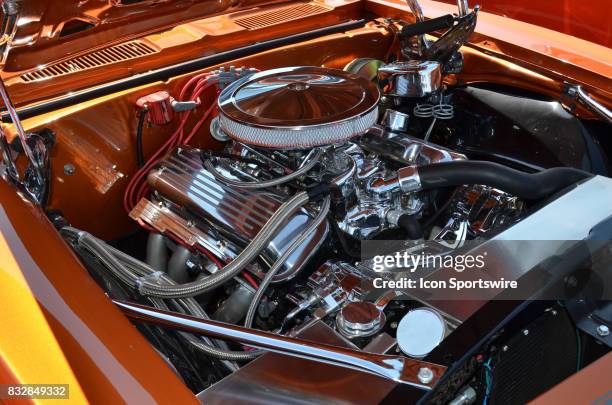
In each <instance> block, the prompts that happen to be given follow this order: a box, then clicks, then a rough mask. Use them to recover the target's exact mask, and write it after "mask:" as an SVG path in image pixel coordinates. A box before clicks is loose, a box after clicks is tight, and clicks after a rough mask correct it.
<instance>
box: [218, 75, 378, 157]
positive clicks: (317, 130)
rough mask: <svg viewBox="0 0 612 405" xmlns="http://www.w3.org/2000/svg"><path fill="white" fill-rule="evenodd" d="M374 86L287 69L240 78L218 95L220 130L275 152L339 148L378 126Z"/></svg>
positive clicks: (348, 78)
mask: <svg viewBox="0 0 612 405" xmlns="http://www.w3.org/2000/svg"><path fill="white" fill-rule="evenodd" d="M379 97H380V93H379V90H378V87H377V86H376V85H375V84H374V83H372V82H370V81H368V80H367V79H364V78H361V77H359V76H357V75H355V74H352V73H348V72H344V71H342V70H337V69H327V68H321V67H309V66H305V67H289V68H281V69H273V70H266V71H263V72H259V73H255V74H253V75H251V76H248V77H244V78H242V79H240V80H237V81H236V82H234V83H232V84H231V85H229V86H228V87H226V88H225V89H224V90H223V92H222V93H221V95H220V96H219V125H220V127H221V129H222V130H223V131H224V132H225V133H226V134H227V135H228V136H230V137H231V138H232V139H234V140H236V141H238V142H242V143H245V144H249V145H253V146H259V147H265V148H277V149H307V148H312V147H315V146H322V145H329V144H333V143H339V142H343V141H346V140H348V139H350V138H352V137H353V136H355V135H359V134H362V133H363V132H365V131H366V130H367V129H368V128H370V127H371V126H372V125H374V124H375V123H376V119H377V117H378V109H377V105H378V99H379Z"/></svg>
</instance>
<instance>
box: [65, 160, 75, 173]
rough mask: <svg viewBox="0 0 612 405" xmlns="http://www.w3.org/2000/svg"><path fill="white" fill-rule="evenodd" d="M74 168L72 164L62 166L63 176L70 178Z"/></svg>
mask: <svg viewBox="0 0 612 405" xmlns="http://www.w3.org/2000/svg"><path fill="white" fill-rule="evenodd" d="M75 170H76V168H75V167H74V165H73V164H72V163H66V164H65V165H64V174H65V175H66V176H71V175H73V174H74V172H75Z"/></svg>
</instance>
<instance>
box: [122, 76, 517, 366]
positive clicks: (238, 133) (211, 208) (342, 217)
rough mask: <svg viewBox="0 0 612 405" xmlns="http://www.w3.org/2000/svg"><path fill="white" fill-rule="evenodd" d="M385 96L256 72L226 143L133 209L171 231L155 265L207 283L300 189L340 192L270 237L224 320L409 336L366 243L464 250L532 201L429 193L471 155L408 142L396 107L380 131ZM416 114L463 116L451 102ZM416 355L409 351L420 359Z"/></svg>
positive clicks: (479, 189)
mask: <svg viewBox="0 0 612 405" xmlns="http://www.w3.org/2000/svg"><path fill="white" fill-rule="evenodd" d="M438 79H439V77H438ZM398 85H400V86H405V85H406V84H398ZM411 86H412V87H414V86H417V85H416V84H412V85H411ZM437 86H438V85H436V87H437ZM419 91H420V92H428V91H429V90H427V89H421V90H419ZM380 94H381V92H380V90H379V88H378V86H376V84H375V83H374V82H373V81H371V80H368V79H366V78H364V77H362V76H359V75H357V74H354V73H350V72H347V71H340V70H335V69H327V68H321V67H291V68H280V69H274V70H269V71H263V72H257V73H252V74H248V75H245V76H244V77H242V78H239V79H237V80H236V81H234V82H232V83H231V84H229V85H228V86H227V87H226V88H225V89H224V90H223V91H222V93H221V94H220V96H219V99H218V109H219V115H218V117H217V118H215V119H214V120H213V122H212V125H211V134H212V136H213V137H214V138H215V139H217V140H220V141H223V142H225V147H224V148H223V149H222V150H220V151H219V150H215V151H211V150H199V149H196V148H192V147H189V146H180V147H177V148H175V149H174V150H172V151H171V152H170V153H169V155H168V156H166V157H165V158H164V159H163V160H162V161H160V162H159V164H158V165H156V167H155V168H153V169H152V170H151V171H150V172H149V174H148V176H147V182H148V185H149V187H150V189H151V190H152V191H153V192H152V194H151V197H148V198H142V199H141V200H140V201H139V203H138V204H137V205H136V206H135V207H134V209H133V210H132V212H131V213H130V216H131V217H132V218H133V219H135V220H137V221H139V222H140V223H144V224H146V225H147V226H150V227H152V228H153V229H155V230H156V231H159V232H160V233H153V234H151V236H150V239H149V244H148V247H149V251H148V256H147V259H148V263H149V264H150V265H151V266H153V267H154V268H156V269H159V270H161V271H164V272H166V273H167V274H168V276H169V277H170V278H171V279H173V280H174V281H175V282H176V283H179V284H180V283H189V282H191V283H195V282H197V280H198V278H201V277H205V276H208V275H210V274H213V275H214V274H215V272H218V271H220V270H219V265H218V261H220V262H221V263H231V262H233V261H235V260H236V258H237V257H238V255H239V254H241V252H244V250H245V248H247V246H249V244H251V245H252V243H253V242H251V241H253V240H258V239H260V238H262V236H261V235H262V234H265V233H266V232H267V230H265V229H264V228H265V226H266V224H269V223H270V222H271V221H272V219H273V217H274V216H275V212H277V211H278V210H279V209H280V207H281V206H282V205H283V204H287V202H288V201H291V200H292V197H293V198H295V197H294V196H295V195H296V193H299V192H302V193H305V194H306V195H309V194H312V195H314V194H316V193H317V192H319V191H320V190H321V189H329V190H330V192H329V193H327V197H325V198H323V199H319V200H317V199H314V200H313V201H312V202H310V203H308V204H303V205H302V206H301V207H299V209H296V210H294V212H293V213H292V214H291V215H289V216H287V218H285V219H284V220H283V221H282V223H280V224H279V226H277V227H275V228H274V229H273V230H271V232H270V233H269V235H267V236H266V238H265V242H264V243H263V244H262V246H261V251H260V252H259V254H258V259H257V260H254V261H252V262H250V263H247V264H245V265H244V267H243V269H242V272H241V273H239V274H238V275H236V276H235V277H234V281H233V282H225V281H224V282H223V283H220V284H217V285H216V286H215V287H219V288H222V289H223V290H224V293H223V294H222V295H221V297H220V298H217V301H216V302H210V303H208V306H212V308H213V309H214V310H213V311H212V318H213V319H217V320H221V321H224V322H230V323H240V322H244V323H245V325H246V326H248V327H251V326H253V325H257V327H259V328H264V329H267V330H274V331H278V332H281V333H290V334H296V333H299V330H301V329H302V328H304V327H306V326H307V325H309V324H311V323H312V322H315V321H319V320H323V321H324V322H326V323H328V324H329V325H330V326H331V327H332V328H333V329H335V330H336V331H337V333H339V334H340V335H341V336H343V337H344V338H347V339H350V340H351V341H353V342H356V344H358V345H359V346H361V347H364V346H366V345H367V344H368V343H369V342H370V341H371V340H372V339H373V338H375V337H376V336H378V335H379V334H380V333H381V332H383V331H384V330H385V329H388V328H389V327H390V326H389V325H390V324H393V325H394V327H395V328H397V323H398V322H399V321H400V320H401V319H402V316H403V315H404V314H401V313H397V309H396V308H394V305H391V306H389V307H387V305H388V304H389V303H390V302H391V301H392V300H393V298H394V293H393V292H392V291H391V292H389V293H388V294H382V295H381V296H375V295H376V292H375V291H374V289H373V288H372V286H371V279H372V277H373V274H374V272H373V271H372V269H371V268H368V267H367V265H366V264H364V263H365V262H363V261H362V257H361V254H360V243H361V241H364V240H385V239H389V240H422V239H428V240H431V241H439V242H440V243H442V244H444V246H450V247H453V246H454V247H456V246H460V245H461V244H463V243H464V242H465V241H466V240H468V239H474V238H477V237H480V236H482V235H485V234H487V233H488V232H492V231H495V230H496V229H500V228H502V227H503V226H507V225H508V224H511V223H513V222H515V221H517V220H518V219H520V217H521V212H522V210H521V199H519V198H517V197H516V196H513V195H511V194H508V193H505V192H503V191H501V190H498V189H496V188H494V187H490V186H482V185H476V186H462V187H459V188H457V190H456V191H455V192H453V193H448V192H446V193H445V192H444V191H446V190H440V189H433V190H424V191H422V190H420V189H419V182H420V180H419V177H418V172H417V170H418V168H419V167H422V166H427V165H433V164H440V163H448V162H460V161H465V160H466V159H467V158H466V156H464V155H463V154H461V153H458V152H455V151H453V150H451V149H447V148H445V147H443V146H440V145H436V144H434V143H431V142H428V141H427V140H423V139H421V138H419V137H417V136H414V135H411V134H409V133H408V132H406V128H407V121H408V119H409V116H408V115H407V114H405V113H402V112H400V111H397V110H394V109H391V108H388V109H386V110H385V111H384V114H383V115H384V117H383V118H382V120H381V122H380V124H379V123H378V116H379V113H380V110H381V108H382V107H381V101H380V98H381V96H380ZM434 97H439V95H434ZM414 110H415V112H416V113H419V114H421V115H426V112H427V110H429V111H430V114H431V115H430V116H431V117H436V115H435V114H441V115H440V116H437V117H438V118H440V117H443V116H444V115H445V114H446V115H447V116H448V118H450V116H449V115H452V106H450V105H448V104H437V105H424V104H418V105H416V106H415V107H414ZM440 119H443V118H440ZM438 211H442V212H438ZM432 218H433V221H432V220H431V219H432ZM428 223H429V224H428ZM161 235H173V236H174V238H175V239H177V240H178V242H179V243H175V242H172V241H170V243H169V242H168V238H167V237H163V236H161ZM187 247H196V248H197V251H199V252H206V254H196V255H194V254H191V253H190V251H189V249H188V248H187ZM168 248H170V251H171V252H170V253H171V257H170V259H167V256H168ZM223 271H225V270H223ZM255 279H256V280H262V281H261V284H257V282H255V283H254V282H253V281H254V280H255ZM142 286H146V283H145V284H142V285H141V288H142ZM207 290H209V288H207ZM210 290H212V288H210ZM141 291H143V290H141ZM373 294H374V296H373ZM179 295H180V294H178V295H172V293H170V295H169V296H179ZM402 305H403V306H404V305H405V304H402ZM421 307H422V305H420V304H419V305H418V306H413V307H412V310H416V309H417V308H421ZM424 308H427V311H431V314H432V315H433V318H431V319H429V320H426V321H425V322H428V321H433V322H434V323H436V322H437V323H438V327H439V328H440V330H446V329H447V328H448V327H449V325H453V320H452V319H449V320H444V316H445V315H444V314H443V313H442V314H441V313H439V312H437V311H436V310H435V309H433V308H428V307H424ZM421 311H424V309H423V308H421ZM404 312H409V311H408V310H406V309H404ZM245 319H246V321H245ZM386 319H395V321H393V322H389V321H386ZM416 319H417V322H419V321H418V319H420V317H419V316H418V314H417V315H416ZM425 319H428V318H427V317H426V318H425ZM387 323H388V324H389V325H387ZM392 333H393V334H395V333H394V332H392ZM442 337H443V334H438V336H427V337H425V340H430V341H431V340H432V339H433V343H432V342H429V343H428V344H429V345H430V346H431V347H430V349H431V348H433V347H435V344H437V343H438V342H439V341H440V339H441V338H442ZM419 344H423V342H419ZM404 346H405V345H400V347H404ZM408 346H409V347H408V348H405V347H404V349H403V350H404V352H405V353H406V354H408V355H414V352H412V351H411V350H412V349H411V348H410V345H408ZM417 351H418V350H417ZM426 354H427V353H426V352H423V353H420V354H419V356H421V357H422V356H424V355H426Z"/></svg>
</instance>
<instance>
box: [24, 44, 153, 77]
mask: <svg viewBox="0 0 612 405" xmlns="http://www.w3.org/2000/svg"><path fill="white" fill-rule="evenodd" d="M156 52H157V51H156V50H155V49H153V48H152V47H150V46H148V45H145V44H144V43H142V42H139V41H131V42H126V43H123V44H119V45H115V46H111V47H109V48H104V49H101V50H99V51H95V52H91V53H88V54H85V55H81V56H78V57H76V58H72V59H69V60H66V61H64V62H60V63H54V64H52V65H49V66H47V67H44V68H42V69H39V70H35V71H32V72H28V73H25V74H23V75H21V79H22V80H23V81H24V82H33V81H37V80H44V79H50V78H52V77H57V76H63V75H67V74H70V73H75V72H81V71H83V70H87V69H93V68H97V67H100V66H105V65H110V64H112V63H117V62H123V61H126V60H129V59H135V58H139V57H141V56H146V55H151V54H153V53H156Z"/></svg>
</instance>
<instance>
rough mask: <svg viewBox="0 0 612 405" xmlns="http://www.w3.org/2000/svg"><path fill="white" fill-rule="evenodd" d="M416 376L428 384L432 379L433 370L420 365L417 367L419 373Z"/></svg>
mask: <svg viewBox="0 0 612 405" xmlns="http://www.w3.org/2000/svg"><path fill="white" fill-rule="evenodd" d="M417 378H418V379H419V381H420V382H421V383H423V384H429V383H430V382H432V381H433V379H434V372H433V371H432V370H431V369H430V368H427V367H421V368H420V369H419V373H418V374H417Z"/></svg>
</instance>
